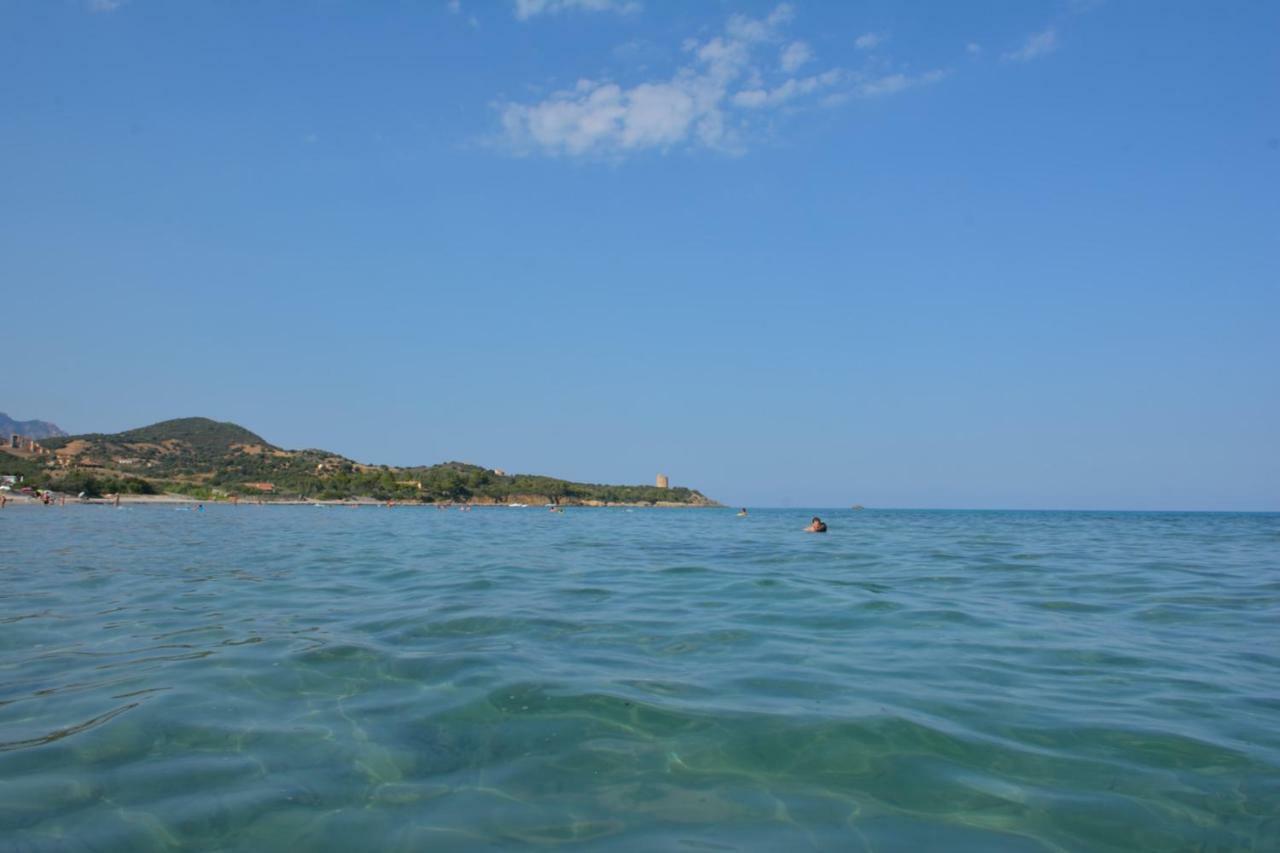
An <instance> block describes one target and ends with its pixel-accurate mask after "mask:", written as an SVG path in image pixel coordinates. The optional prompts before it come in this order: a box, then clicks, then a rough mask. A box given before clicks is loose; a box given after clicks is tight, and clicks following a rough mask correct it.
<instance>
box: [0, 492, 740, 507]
mask: <svg viewBox="0 0 1280 853" xmlns="http://www.w3.org/2000/svg"><path fill="white" fill-rule="evenodd" d="M54 494H55V497H54V498H53V501H52V503H50V504H47V505H46V504H45V503H43V502H42V501H41V500H40V499H39V498H35V497H31V496H29V495H9V496H8V498H9V499H8V502H7V504H6V506H5V509H8V508H9V507H17V506H24V507H25V506H31V507H46V506H47V507H63V506H112V505H114V504H115V503H116V500H115V498H114V497H110V498H77V497H74V496H72V495H65V496H64V495H60V494H57V493H54ZM64 497H65V499H66V503H65V504H63V503H62V501H63V498H64ZM187 504H192V505H195V504H208V505H211V506H324V507H351V508H356V507H382V508H384V509H388V508H390V509H402V508H405V507H411V508H417V509H455V508H462V507H467V508H469V509H540V510H544V511H545V509H546V507H547V505H548V504H547V502H539V503H528V504H526V505H525V506H519V507H513V506H509V505H508V504H503V503H494V502H489V501H483V502H482V501H474V502H472V501H455V502H453V503H422V502H417V501H391V502H388V501H379V500H376V499H374V498H352V499H349V500H306V499H297V498H294V499H289V498H262V499H258V498H245V499H243V500H240V501H230V500H227V499H225V498H223V499H218V500H214V499H205V498H193V497H190V496H188V495H180V494H163V495H121V496H120V506H126V505H129V506H182V505H187ZM559 506H560V507H561V508H563V509H571V508H573V509H611V508H614V507H619V508H625V509H725V508H726V507H724V506H722V505H720V504H716V503H705V504H703V503H680V502H678V501H657V502H655V503H644V502H630V503H623V502H618V503H614V502H604V501H582V502H572V503H567V502H564V501H561V502H560V504H559Z"/></svg>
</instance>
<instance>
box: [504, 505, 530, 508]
mask: <svg viewBox="0 0 1280 853" xmlns="http://www.w3.org/2000/svg"><path fill="white" fill-rule="evenodd" d="M507 506H509V507H511V508H512V509H525V508H527V507H528V506H529V505H528V504H507Z"/></svg>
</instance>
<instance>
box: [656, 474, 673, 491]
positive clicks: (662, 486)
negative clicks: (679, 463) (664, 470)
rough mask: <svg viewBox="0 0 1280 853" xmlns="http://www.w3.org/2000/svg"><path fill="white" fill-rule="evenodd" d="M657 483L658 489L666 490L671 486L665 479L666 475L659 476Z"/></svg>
mask: <svg viewBox="0 0 1280 853" xmlns="http://www.w3.org/2000/svg"><path fill="white" fill-rule="evenodd" d="M657 483H658V488H659V489H666V488H669V487H670V485H671V481H670V480H668V479H667V475H666V474H659V475H658V480H657Z"/></svg>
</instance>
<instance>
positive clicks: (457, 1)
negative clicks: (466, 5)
mask: <svg viewBox="0 0 1280 853" xmlns="http://www.w3.org/2000/svg"><path fill="white" fill-rule="evenodd" d="M449 11H450V12H452V13H453V14H455V15H461V14H462V0H449Z"/></svg>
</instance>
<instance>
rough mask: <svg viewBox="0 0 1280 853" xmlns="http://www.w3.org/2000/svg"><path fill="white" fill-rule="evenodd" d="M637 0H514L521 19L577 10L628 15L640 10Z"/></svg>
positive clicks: (517, 15)
mask: <svg viewBox="0 0 1280 853" xmlns="http://www.w3.org/2000/svg"><path fill="white" fill-rule="evenodd" d="M640 8H641V7H640V3H639V2H637V0H516V8H515V12H516V17H517V18H519V19H520V20H522V21H527V20H528V19H529V18H533V17H536V16H538V15H553V14H556V13H558V12H567V11H571V10H575V9H576V10H579V11H583V12H617V13H618V14H621V15H630V14H632V13H635V12H639V11H640Z"/></svg>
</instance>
